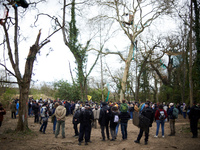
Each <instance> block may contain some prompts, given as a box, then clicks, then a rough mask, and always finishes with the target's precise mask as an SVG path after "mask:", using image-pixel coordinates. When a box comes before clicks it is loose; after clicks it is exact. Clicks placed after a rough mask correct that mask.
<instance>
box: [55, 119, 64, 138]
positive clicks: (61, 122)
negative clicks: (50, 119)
mask: <svg viewBox="0 0 200 150" xmlns="http://www.w3.org/2000/svg"><path fill="white" fill-rule="evenodd" d="M56 126H57V129H56V133H55V137H57V136H58V134H59V132H60V126H61V127H62V137H63V138H64V137H65V121H63V120H57V123H56Z"/></svg>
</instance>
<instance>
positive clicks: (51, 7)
mask: <svg viewBox="0 0 200 150" xmlns="http://www.w3.org/2000/svg"><path fill="white" fill-rule="evenodd" d="M38 6H39V7H38V9H39V11H40V12H45V13H49V14H56V15H57V16H58V14H61V13H62V11H61V7H62V6H61V5H60V4H58V3H57V1H51V2H49V3H46V4H42V5H38ZM12 9H13V8H10V10H11V11H10V14H9V15H13V12H12ZM28 9H29V8H28ZM2 11H3V10H1V14H2ZM19 11H23V9H22V8H19ZM91 11H92V10H91ZM93 11H94V14H96V12H95V10H93ZM36 12H37V11H36V10H33V9H30V10H27V12H26V15H25V16H24V17H23V19H22V20H21V21H20V30H21V31H22V32H23V36H24V38H25V39H26V40H25V39H23V40H22V41H20V45H19V48H20V71H21V72H22V74H23V71H24V62H25V58H26V56H27V53H28V51H29V48H30V46H31V45H32V44H33V43H34V42H35V39H36V36H37V34H38V31H39V29H42V38H41V40H42V39H44V38H45V37H46V36H47V35H48V34H49V33H51V32H52V29H50V28H51V24H50V22H49V19H47V18H45V17H42V18H41V19H40V20H39V22H38V23H36V25H37V27H34V28H32V27H31V26H32V25H33V23H34V20H35V14H36ZM91 14H92V13H91ZM69 18H70V16H68V19H69ZM81 21H83V20H77V24H78V23H79V24H80V22H81ZM82 24H83V26H82V27H85V28H84V30H82V31H83V33H81V38H82V39H85V38H84V37H86V40H87V39H89V35H91V31H89V30H88V29H89V26H86V24H85V22H82ZM118 28H119V27H118ZM176 28H177V26H176V21H175V20H172V19H170V18H167V19H165V20H158V21H156V22H155V23H154V24H153V26H152V29H153V30H155V31H156V32H157V31H159V32H160V33H163V34H168V33H169V32H171V31H174V30H176ZM146 32H148V30H147V31H146ZM86 33H88V36H84V35H85V34H86ZM3 34H4V33H3V29H2V27H0V41H2V38H3ZM12 39H13V38H12ZM50 40H51V42H50V43H48V44H47V45H46V46H45V47H43V48H42V49H41V52H40V54H39V55H38V57H37V59H36V62H35V63H34V69H33V76H32V79H33V80H34V81H38V82H37V83H39V82H42V81H45V82H52V81H56V80H57V81H58V80H61V79H63V80H68V81H70V82H71V75H70V72H69V61H70V63H71V67H72V71H73V70H74V69H75V66H76V65H75V63H74V62H75V60H74V57H73V55H72V53H71V52H70V50H69V49H68V48H67V47H66V46H65V45H64V42H63V38H62V33H61V32H58V33H56V34H55V35H54V36H53V37H52V38H51V39H50ZM99 40H100V39H99V37H97V38H95V39H94V42H95V41H99ZM96 43H97V45H96V46H97V47H98V45H99V43H98V42H96ZM128 43H129V41H128V39H127V38H126V36H125V35H124V34H123V32H122V31H121V32H119V33H118V34H117V36H115V37H113V38H112V39H110V40H109V41H108V42H107V44H106V47H105V48H109V49H111V51H115V50H119V51H124V50H125V48H126V47H128V46H129V45H128ZM0 48H1V52H0V54H1V56H0V61H1V62H2V61H3V53H2V52H3V46H1V47H0ZM127 52H128V51H127ZM6 53H7V52H6ZM47 54H48V56H47ZM124 54H125V55H126V54H127V53H124ZM95 58H96V56H95V53H94V54H92V52H90V53H89V57H88V68H90V66H91V65H92V63H93V61H94V60H95ZM103 60H104V62H106V63H108V65H109V67H111V70H112V71H114V70H117V68H120V67H121V66H123V65H124V63H119V62H120V58H119V57H118V56H113V55H112V56H111V55H109V56H106V57H105V58H104V59H103ZM6 64H7V66H8V68H10V69H11V66H10V64H9V62H8V61H7V62H6ZM104 66H105V65H104ZM115 68H116V69H115ZM11 70H12V69H11ZM73 74H74V76H75V72H74V71H73ZM91 76H95V77H96V78H100V66H99V61H98V64H97V66H96V67H95V69H94V70H93V72H92V74H91Z"/></svg>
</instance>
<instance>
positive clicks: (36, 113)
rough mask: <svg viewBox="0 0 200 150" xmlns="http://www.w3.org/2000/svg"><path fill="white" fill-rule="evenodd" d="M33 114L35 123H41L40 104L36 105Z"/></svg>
mask: <svg viewBox="0 0 200 150" xmlns="http://www.w3.org/2000/svg"><path fill="white" fill-rule="evenodd" d="M33 113H34V115H35V119H34V123H39V114H40V108H39V105H38V103H36V102H35V104H34V107H33Z"/></svg>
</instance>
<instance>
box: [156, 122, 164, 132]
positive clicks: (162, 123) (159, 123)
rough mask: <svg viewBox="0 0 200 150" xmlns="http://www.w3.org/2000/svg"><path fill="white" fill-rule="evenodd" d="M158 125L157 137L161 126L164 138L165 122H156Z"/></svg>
mask: <svg viewBox="0 0 200 150" xmlns="http://www.w3.org/2000/svg"><path fill="white" fill-rule="evenodd" d="M156 124H157V129H156V135H157V136H158V133H159V128H160V125H161V129H162V136H164V126H165V120H156Z"/></svg>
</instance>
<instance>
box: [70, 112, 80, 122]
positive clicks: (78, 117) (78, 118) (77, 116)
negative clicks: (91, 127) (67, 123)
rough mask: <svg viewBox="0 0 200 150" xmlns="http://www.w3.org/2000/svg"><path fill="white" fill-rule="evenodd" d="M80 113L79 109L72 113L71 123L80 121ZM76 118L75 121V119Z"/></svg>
mask: <svg viewBox="0 0 200 150" xmlns="http://www.w3.org/2000/svg"><path fill="white" fill-rule="evenodd" d="M80 114H81V110H80V109H77V110H76V112H75V113H74V116H73V119H72V123H73V124H75V123H76V124H78V123H80ZM75 119H76V121H75Z"/></svg>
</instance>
